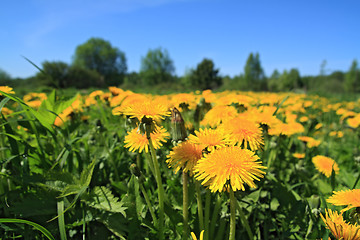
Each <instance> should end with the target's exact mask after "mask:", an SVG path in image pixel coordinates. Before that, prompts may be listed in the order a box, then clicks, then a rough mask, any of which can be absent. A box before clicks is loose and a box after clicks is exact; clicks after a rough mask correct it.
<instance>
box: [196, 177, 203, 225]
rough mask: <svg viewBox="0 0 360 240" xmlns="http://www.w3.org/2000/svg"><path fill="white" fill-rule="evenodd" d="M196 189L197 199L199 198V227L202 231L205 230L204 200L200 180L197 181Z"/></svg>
mask: <svg viewBox="0 0 360 240" xmlns="http://www.w3.org/2000/svg"><path fill="white" fill-rule="evenodd" d="M195 189H196V195H197V196H196V197H197V198H196V199H197V205H198V215H199V228H200V231H201V230H204V216H203V207H202V201H201V193H200V182H199V181H196V182H195Z"/></svg>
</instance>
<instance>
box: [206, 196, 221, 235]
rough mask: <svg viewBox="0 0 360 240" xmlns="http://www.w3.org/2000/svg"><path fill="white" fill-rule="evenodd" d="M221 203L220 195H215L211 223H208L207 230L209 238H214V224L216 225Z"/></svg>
mask: <svg viewBox="0 0 360 240" xmlns="http://www.w3.org/2000/svg"><path fill="white" fill-rule="evenodd" d="M221 203H222V201H221V197H220V195H217V198H216V203H215V207H214V211H213V213H212V217H211V223H210V229H209V235H210V236H214V233H215V224H216V222H217V219H218V216H219V211H220V207H221Z"/></svg>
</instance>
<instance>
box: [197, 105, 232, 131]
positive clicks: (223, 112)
mask: <svg viewBox="0 0 360 240" xmlns="http://www.w3.org/2000/svg"><path fill="white" fill-rule="evenodd" d="M237 114H238V112H237V110H236V109H235V108H234V107H233V106H215V107H213V108H212V109H210V110H209V111H208V112H207V113H206V114H205V116H204V119H203V120H202V121H201V124H202V125H203V126H206V125H209V126H210V127H215V126H217V125H219V124H220V123H221V122H222V121H224V120H226V119H229V118H234V117H235V116H236V115H237Z"/></svg>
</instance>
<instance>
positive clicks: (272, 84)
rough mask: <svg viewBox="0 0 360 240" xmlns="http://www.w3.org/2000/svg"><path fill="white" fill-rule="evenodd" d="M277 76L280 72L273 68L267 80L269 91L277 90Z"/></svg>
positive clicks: (278, 76)
mask: <svg viewBox="0 0 360 240" xmlns="http://www.w3.org/2000/svg"><path fill="white" fill-rule="evenodd" d="M279 78H280V73H279V71H278V70H277V69H275V70H274V72H273V73H272V74H271V76H270V78H269V79H268V80H267V85H268V86H267V88H268V90H269V91H275V92H276V91H279Z"/></svg>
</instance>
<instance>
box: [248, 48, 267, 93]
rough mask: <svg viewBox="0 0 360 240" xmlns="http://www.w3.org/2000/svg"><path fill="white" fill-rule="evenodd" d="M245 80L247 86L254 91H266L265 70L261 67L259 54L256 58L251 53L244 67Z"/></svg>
mask: <svg viewBox="0 0 360 240" xmlns="http://www.w3.org/2000/svg"><path fill="white" fill-rule="evenodd" d="M244 80H245V82H246V85H247V86H248V87H250V88H251V89H254V90H265V89H266V78H265V74H264V70H263V69H262V67H261V62H260V56H259V53H256V54H255V56H254V54H253V53H250V55H249V57H248V59H247V60H246V64H245V67H244Z"/></svg>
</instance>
